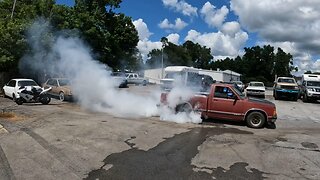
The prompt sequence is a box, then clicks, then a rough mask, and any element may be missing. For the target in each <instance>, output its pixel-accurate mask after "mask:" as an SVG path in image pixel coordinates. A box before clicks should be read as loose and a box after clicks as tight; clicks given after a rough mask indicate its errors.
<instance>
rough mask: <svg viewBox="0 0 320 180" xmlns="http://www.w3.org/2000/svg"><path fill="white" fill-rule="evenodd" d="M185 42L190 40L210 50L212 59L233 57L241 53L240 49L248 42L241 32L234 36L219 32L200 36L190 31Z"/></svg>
mask: <svg viewBox="0 0 320 180" xmlns="http://www.w3.org/2000/svg"><path fill="white" fill-rule="evenodd" d="M185 40H191V41H193V42H196V43H199V44H200V45H202V46H206V47H209V48H211V53H212V55H213V56H214V57H218V56H220V57H221V56H229V57H235V56H237V55H238V54H239V53H241V49H242V47H243V46H244V45H245V43H246V41H247V40H248V34H247V33H246V32H243V31H241V30H239V31H238V32H236V33H235V34H234V36H229V35H228V34H223V33H222V32H221V31H218V32H212V33H203V34H201V33H200V32H197V31H195V30H190V31H189V32H188V35H187V36H186V38H185Z"/></svg>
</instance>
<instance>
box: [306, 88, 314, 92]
mask: <svg viewBox="0 0 320 180" xmlns="http://www.w3.org/2000/svg"><path fill="white" fill-rule="evenodd" d="M307 91H312V92H313V91H315V90H314V89H313V88H307Z"/></svg>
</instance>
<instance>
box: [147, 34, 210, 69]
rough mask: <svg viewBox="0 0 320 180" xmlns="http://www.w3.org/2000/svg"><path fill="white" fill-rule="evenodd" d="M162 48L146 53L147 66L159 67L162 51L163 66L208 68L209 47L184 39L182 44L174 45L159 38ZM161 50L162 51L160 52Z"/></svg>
mask: <svg viewBox="0 0 320 180" xmlns="http://www.w3.org/2000/svg"><path fill="white" fill-rule="evenodd" d="M161 42H162V43H163V46H162V48H163V49H153V50H151V51H150V52H149V54H148V58H149V59H148V60H147V62H146V64H147V66H148V67H151V68H159V67H161V61H162V53H163V61H164V66H170V65H176V66H193V67H198V68H203V69H205V68H208V65H209V62H210V61H211V60H212V58H213V57H212V55H211V54H210V48H206V47H203V46H201V45H199V44H198V43H197V44H195V43H193V42H191V41H186V42H185V43H184V44H183V45H176V44H173V43H171V42H169V41H168V39H167V38H165V37H163V38H161ZM162 51H163V52H162Z"/></svg>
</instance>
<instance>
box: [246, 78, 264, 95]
mask: <svg viewBox="0 0 320 180" xmlns="http://www.w3.org/2000/svg"><path fill="white" fill-rule="evenodd" d="M265 92H266V87H265V86H264V84H263V82H256V81H253V82H250V83H249V84H248V87H247V88H246V89H245V94H246V95H247V96H259V97H262V98H265Z"/></svg>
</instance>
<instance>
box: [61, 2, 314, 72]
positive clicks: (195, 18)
mask: <svg viewBox="0 0 320 180" xmlns="http://www.w3.org/2000/svg"><path fill="white" fill-rule="evenodd" d="M57 3H60V4H67V5H72V4H73V1H72V0H57ZM116 12H121V13H124V14H126V15H127V16H130V17H132V21H133V23H134V25H135V26H136V29H137V30H138V33H139V37H140V41H139V43H138V45H137V47H138V49H139V50H140V52H141V53H142V55H143V57H145V58H146V55H147V54H148V52H149V51H150V50H151V49H154V48H161V43H160V42H159V41H160V38H161V37H167V38H168V39H169V41H171V42H172V43H175V44H182V43H184V42H185V41H186V40H191V41H193V42H196V43H199V44H201V45H203V46H206V47H209V48H211V53H212V55H213V56H214V59H221V58H225V57H235V56H237V55H243V48H244V47H252V46H255V45H261V46H262V45H268V44H270V45H272V46H274V47H276V48H277V47H281V48H282V49H283V50H284V51H285V52H287V53H291V54H292V55H293V57H294V65H295V66H297V67H298V68H299V70H300V71H299V72H298V74H301V73H303V72H304V71H306V70H312V71H319V72H320V31H319V27H320V18H319V17H320V1H313V0H295V1H291V0H272V1H270V0H259V1H257V0H209V1H208V0H152V1H146V0H123V2H122V3H121V4H120V8H119V9H117V10H116Z"/></svg>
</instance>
